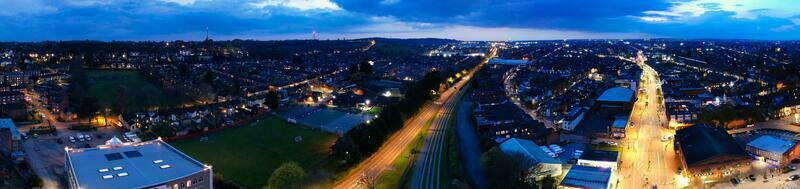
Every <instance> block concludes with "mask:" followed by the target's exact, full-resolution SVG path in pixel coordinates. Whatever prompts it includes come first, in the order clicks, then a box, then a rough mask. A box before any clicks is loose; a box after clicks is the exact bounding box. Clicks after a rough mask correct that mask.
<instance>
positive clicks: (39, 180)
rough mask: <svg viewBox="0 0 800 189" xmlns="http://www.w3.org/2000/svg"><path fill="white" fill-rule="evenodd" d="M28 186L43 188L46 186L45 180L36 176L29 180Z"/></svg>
mask: <svg viewBox="0 0 800 189" xmlns="http://www.w3.org/2000/svg"><path fill="white" fill-rule="evenodd" d="M28 186H29V187H31V188H41V187H42V186H44V180H42V178H41V177H39V176H36V177H34V178H33V179H30V180H28Z"/></svg>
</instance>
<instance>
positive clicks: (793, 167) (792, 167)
mask: <svg viewBox="0 0 800 189" xmlns="http://www.w3.org/2000/svg"><path fill="white" fill-rule="evenodd" d="M789 169H791V170H792V171H794V170H797V166H795V165H790V166H789Z"/></svg>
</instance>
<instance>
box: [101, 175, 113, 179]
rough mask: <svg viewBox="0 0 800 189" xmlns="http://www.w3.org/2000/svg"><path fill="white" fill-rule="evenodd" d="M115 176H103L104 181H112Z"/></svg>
mask: <svg viewBox="0 0 800 189" xmlns="http://www.w3.org/2000/svg"><path fill="white" fill-rule="evenodd" d="M112 178H114V175H103V179H112Z"/></svg>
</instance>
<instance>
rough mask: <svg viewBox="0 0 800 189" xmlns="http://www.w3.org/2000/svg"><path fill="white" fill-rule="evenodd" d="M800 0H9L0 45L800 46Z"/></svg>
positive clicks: (4, 0)
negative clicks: (671, 42) (578, 42)
mask: <svg viewBox="0 0 800 189" xmlns="http://www.w3.org/2000/svg"><path fill="white" fill-rule="evenodd" d="M798 7H800V1H796V0H670V1H660V0H527V1H526V0H224V1H223V0H71V1H67V0H63V1H61V0H0V22H1V23H2V24H0V41H39V40H83V39H94V40H176V39H180V40H202V39H203V38H204V35H205V34H204V30H205V28H206V27H208V28H209V32H210V35H211V37H212V38H214V39H233V38H241V39H261V40H269V39H308V38H311V36H312V35H311V33H312V31H316V32H317V33H318V34H317V36H318V37H319V38H320V39H336V38H362V37H396V38H420V37H437V38H452V39H460V40H528V39H531V40H537V39H584V38H662V37H665V38H737V39H800V8H798Z"/></svg>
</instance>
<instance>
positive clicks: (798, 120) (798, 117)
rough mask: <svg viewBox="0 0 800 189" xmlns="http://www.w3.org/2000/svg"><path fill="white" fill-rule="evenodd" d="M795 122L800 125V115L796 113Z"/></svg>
mask: <svg viewBox="0 0 800 189" xmlns="http://www.w3.org/2000/svg"><path fill="white" fill-rule="evenodd" d="M794 122H795V123H800V113H794Z"/></svg>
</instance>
